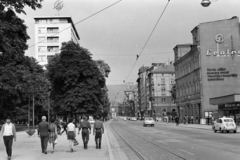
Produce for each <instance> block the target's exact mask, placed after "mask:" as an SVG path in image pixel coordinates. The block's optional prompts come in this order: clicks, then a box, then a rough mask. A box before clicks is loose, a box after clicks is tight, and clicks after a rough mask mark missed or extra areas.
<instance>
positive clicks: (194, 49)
mask: <svg viewBox="0 0 240 160" xmlns="http://www.w3.org/2000/svg"><path fill="white" fill-rule="evenodd" d="M239 30H240V27H239V18H238V17H233V18H231V19H224V20H220V21H214V22H207V23H201V24H199V25H198V26H196V27H195V28H194V29H193V30H192V31H191V32H192V36H193V45H192V46H191V50H190V51H189V52H188V53H187V54H185V55H184V56H182V57H181V58H178V57H175V59H176V61H175V63H174V66H175V70H176V91H177V94H176V96H177V98H176V103H177V107H178V110H179V112H180V116H181V118H182V117H183V116H185V115H187V116H193V117H194V122H195V123H202V124H204V123H205V121H206V122H207V123H209V122H210V121H211V117H212V116H213V117H215V118H217V117H218V116H223V115H225V116H229V115H233V116H235V119H236V117H237V115H239V114H240V100H239V99H238V98H234V97H237V95H238V94H239V93H240V85H239V84H240V83H239V82H240V76H239V72H240V65H239V64H240V45H239V44H240V34H239ZM175 48H176V47H175ZM175 48H174V51H175V56H176V55H178V52H179V51H178V50H176V49H175ZM239 120H240V119H239Z"/></svg>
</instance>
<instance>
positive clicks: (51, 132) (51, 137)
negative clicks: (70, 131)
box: [49, 118, 57, 153]
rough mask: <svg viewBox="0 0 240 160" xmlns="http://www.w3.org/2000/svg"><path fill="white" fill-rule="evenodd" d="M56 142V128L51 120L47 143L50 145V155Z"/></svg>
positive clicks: (53, 120)
mask: <svg viewBox="0 0 240 160" xmlns="http://www.w3.org/2000/svg"><path fill="white" fill-rule="evenodd" d="M56 141H57V126H56V124H55V119H54V118H52V119H51V123H50V124H49V143H50V144H51V147H52V151H51V153H53V152H54V147H55V145H56Z"/></svg>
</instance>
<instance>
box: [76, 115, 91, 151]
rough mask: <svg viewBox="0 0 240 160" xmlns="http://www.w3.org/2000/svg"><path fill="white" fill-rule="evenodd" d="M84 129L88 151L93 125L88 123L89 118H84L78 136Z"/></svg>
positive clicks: (84, 142)
mask: <svg viewBox="0 0 240 160" xmlns="http://www.w3.org/2000/svg"><path fill="white" fill-rule="evenodd" d="M81 129H82V140H83V146H84V149H87V145H88V141H89V134H91V125H90V123H89V122H88V121H87V117H86V116H84V117H83V121H82V122H81V123H80V126H79V131H78V134H79V133H80V131H81Z"/></svg>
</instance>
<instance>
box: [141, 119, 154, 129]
mask: <svg viewBox="0 0 240 160" xmlns="http://www.w3.org/2000/svg"><path fill="white" fill-rule="evenodd" d="M154 124H155V121H154V119H153V118H152V117H146V118H144V122H143V127H146V126H152V127H154Z"/></svg>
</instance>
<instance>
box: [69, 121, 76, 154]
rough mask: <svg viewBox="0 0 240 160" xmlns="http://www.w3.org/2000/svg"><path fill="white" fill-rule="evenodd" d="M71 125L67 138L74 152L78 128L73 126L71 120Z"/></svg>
mask: <svg viewBox="0 0 240 160" xmlns="http://www.w3.org/2000/svg"><path fill="white" fill-rule="evenodd" d="M68 121H69V124H68V125H67V137H68V140H69V147H70V150H71V152H73V144H74V139H75V136H76V126H75V125H74V124H73V119H72V118H70V119H69V120H68Z"/></svg>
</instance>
